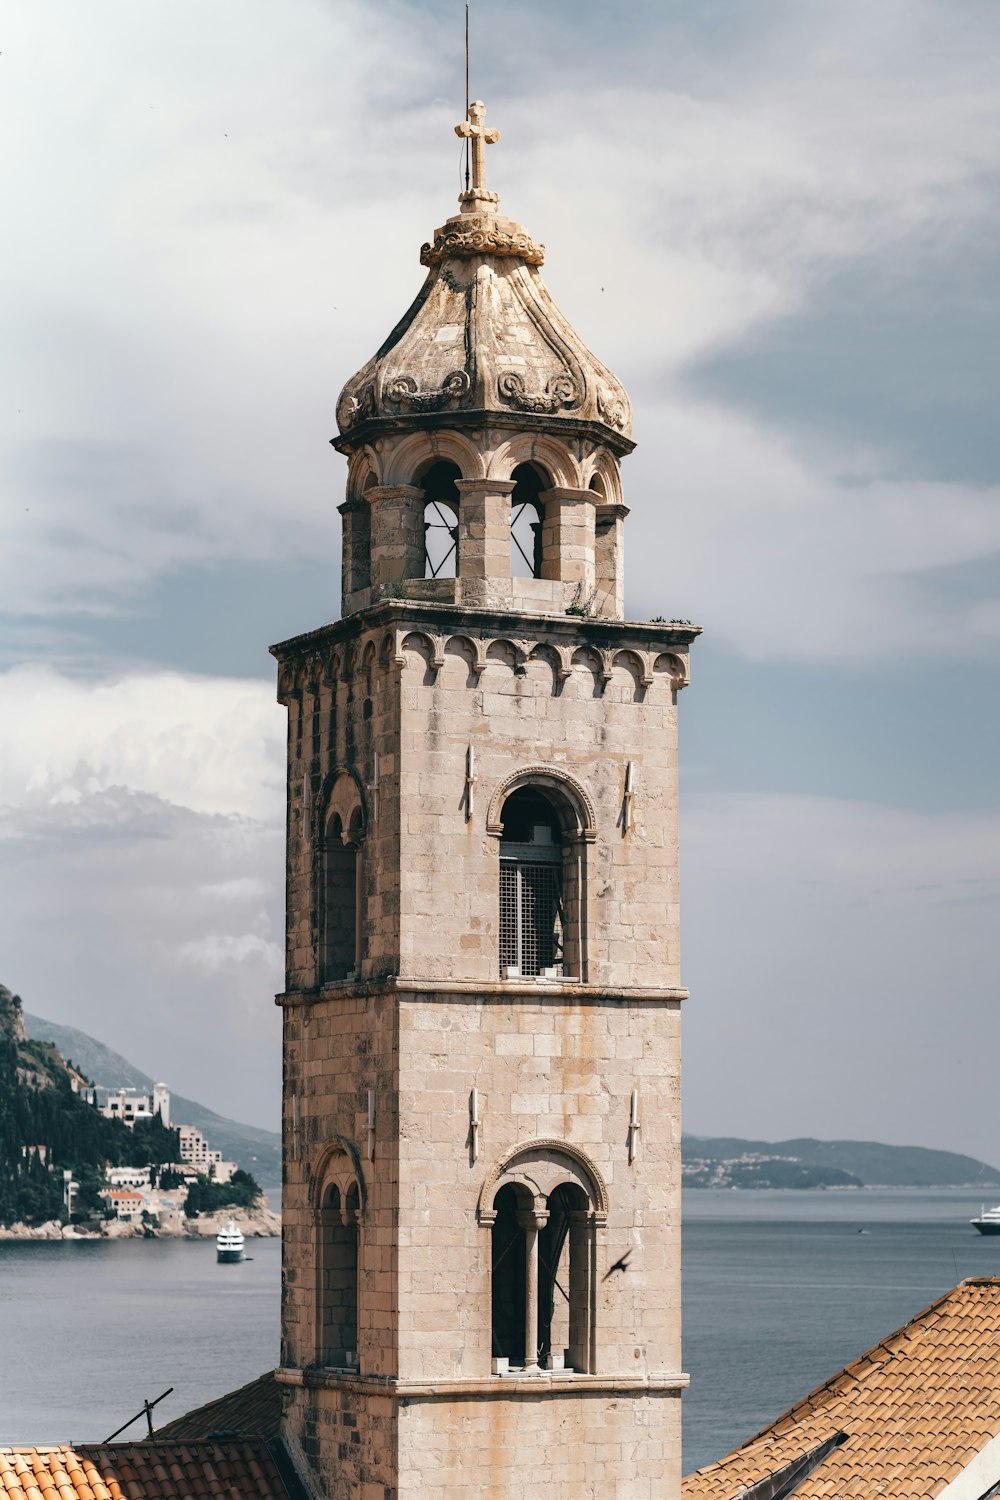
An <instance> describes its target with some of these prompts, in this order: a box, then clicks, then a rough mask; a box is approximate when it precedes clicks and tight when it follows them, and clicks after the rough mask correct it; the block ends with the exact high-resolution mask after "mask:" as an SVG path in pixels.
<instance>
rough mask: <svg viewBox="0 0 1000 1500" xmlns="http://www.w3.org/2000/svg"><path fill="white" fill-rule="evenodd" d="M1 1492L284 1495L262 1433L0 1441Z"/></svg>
mask: <svg viewBox="0 0 1000 1500" xmlns="http://www.w3.org/2000/svg"><path fill="white" fill-rule="evenodd" d="M0 1496H3V1497H5V1500H6V1497H13V1500H127V1497H133V1496H134V1497H135V1500H216V1497H218V1496H226V1497H228V1500H233V1497H236V1500H288V1496H289V1492H288V1490H287V1488H286V1487H285V1484H284V1482H283V1480H282V1477H281V1473H280V1471H279V1469H278V1466H277V1463H276V1462H275V1458H274V1457H273V1456H272V1454H271V1451H270V1449H269V1448H268V1445H267V1443H266V1442H264V1440H263V1439H262V1438H256V1437H249V1438H239V1439H236V1440H233V1441H228V1442H204V1443H172V1442H161V1441H159V1440H158V1439H156V1438H153V1439H150V1440H148V1441H147V1442H145V1443H101V1444H89V1443H86V1444H78V1445H77V1446H76V1447H75V1448H0Z"/></svg>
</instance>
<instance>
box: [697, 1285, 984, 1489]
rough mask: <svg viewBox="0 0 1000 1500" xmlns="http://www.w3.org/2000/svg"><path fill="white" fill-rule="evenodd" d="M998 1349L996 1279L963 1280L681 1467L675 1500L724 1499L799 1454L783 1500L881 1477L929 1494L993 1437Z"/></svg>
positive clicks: (868, 1482) (853, 1486)
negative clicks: (772, 1417) (714, 1455)
mask: <svg viewBox="0 0 1000 1500" xmlns="http://www.w3.org/2000/svg"><path fill="white" fill-rule="evenodd" d="M998 1356H1000V1277H973V1278H970V1279H969V1280H968V1281H963V1282H962V1283H961V1285H959V1286H957V1287H956V1288H955V1289H954V1291H951V1292H948V1293H947V1295H946V1296H944V1297H942V1298H941V1299H940V1301H938V1302H935V1303H934V1304H933V1305H932V1306H931V1307H928V1308H925V1309H924V1311H923V1312H922V1313H918V1315H917V1316H916V1317H915V1318H914V1319H913V1320H912V1321H911V1322H909V1323H907V1324H906V1326H905V1327H904V1328H900V1329H897V1331H896V1332H895V1333H893V1334H890V1335H889V1336H888V1337H887V1338H884V1339H882V1340H880V1342H879V1343H878V1344H876V1346H875V1347H874V1348H873V1349H869V1350H868V1352H867V1353H866V1354H863V1355H862V1356H861V1357H860V1359H856V1360H854V1362H853V1363H852V1364H850V1365H848V1366H847V1367H846V1369H844V1370H841V1371H839V1372H838V1373H837V1374H836V1375H835V1376H833V1378H832V1379H831V1380H828V1381H826V1382H825V1384H823V1385H821V1386H817V1388H816V1389H815V1390H814V1391H810V1392H809V1394H808V1395H807V1396H805V1397H803V1399H802V1400H801V1401H799V1402H798V1403H797V1404H796V1405H795V1406H793V1407H792V1408H791V1409H790V1410H789V1411H787V1412H785V1413H784V1414H783V1415H782V1416H780V1417H778V1418H777V1420H776V1421H774V1422H772V1423H771V1425H770V1426H769V1427H765V1428H764V1430H763V1431H762V1432H759V1433H757V1435H756V1436H755V1437H752V1438H749V1439H748V1440H747V1441H746V1442H745V1443H743V1444H742V1445H741V1446H740V1447H739V1448H735V1449H734V1450H733V1452H732V1453H730V1454H728V1455H727V1456H726V1457H725V1458H723V1459H720V1460H719V1462H718V1463H715V1464H709V1465H708V1466H707V1467H705V1468H703V1469H698V1470H697V1471H696V1472H695V1473H693V1474H689V1475H688V1476H687V1478H686V1479H685V1480H684V1484H683V1500H732V1497H733V1496H735V1495H738V1494H739V1492H740V1491H741V1490H744V1489H746V1488H748V1487H749V1486H751V1485H755V1484H758V1483H760V1482H761V1481H762V1480H766V1479H768V1478H769V1477H770V1476H771V1475H773V1474H776V1473H777V1472H778V1471H779V1470H781V1469H784V1468H787V1467H788V1466H789V1465H793V1464H796V1463H801V1462H803V1461H804V1460H807V1459H808V1457H809V1455H810V1454H812V1455H813V1460H812V1462H813V1466H812V1467H810V1463H808V1462H807V1463H803V1470H804V1472H803V1477H802V1478H801V1479H799V1480H798V1482H797V1483H796V1484H795V1485H794V1489H793V1491H792V1492H793V1493H794V1495H795V1500H851V1497H855V1496H856V1497H858V1500H860V1497H861V1496H862V1495H868V1494H870V1493H871V1490H872V1487H873V1486H875V1485H877V1484H879V1483H881V1482H883V1481H886V1480H890V1481H891V1485H892V1496H893V1500H924V1497H931V1496H933V1495H935V1494H938V1493H939V1492H940V1490H941V1489H942V1488H943V1487H944V1485H945V1484H947V1483H949V1482H950V1481H951V1480H952V1479H954V1478H955V1476H956V1475H958V1474H960V1473H961V1472H962V1470H963V1469H964V1468H965V1466H966V1465H967V1464H968V1463H969V1462H970V1460H971V1459H972V1458H973V1457H974V1456H975V1454H976V1453H978V1452H979V1451H980V1449H981V1448H983V1447H984V1446H985V1444H986V1443H987V1442H989V1441H990V1439H991V1438H993V1437H994V1436H996V1435H997V1434H1000V1357H998ZM838 1434H839V1435H840V1437H839V1441H837V1442H836V1444H835V1445H834V1440H835V1439H837V1438H838ZM827 1443H830V1444H831V1445H832V1446H831V1448H830V1449H829V1451H827V1450H826V1449H825V1447H824V1445H826V1444H827ZM782 1493H784V1490H783V1491H782ZM790 1493H791V1492H790Z"/></svg>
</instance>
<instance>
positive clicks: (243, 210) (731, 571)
mask: <svg viewBox="0 0 1000 1500" xmlns="http://www.w3.org/2000/svg"><path fill="white" fill-rule="evenodd" d="M472 32H473V63H472V92H473V95H474V96H477V95H478V96H480V97H483V98H484V99H485V100H486V101H487V107H488V119H489V121H490V122H491V123H494V124H497V125H499V126H500V128H501V131H502V141H501V143H500V144H499V145H498V146H496V147H494V148H491V155H490V183H491V186H493V187H495V188H496V189H497V190H499V192H500V193H501V199H502V211H503V212H505V213H507V214H509V215H510V216H511V217H513V218H515V219H517V220H519V221H520V222H522V223H523V224H525V225H526V227H527V228H528V229H529V231H530V233H531V234H532V235H533V237H534V238H536V239H539V240H541V241H543V242H544V243H545V245H546V251H547V255H546V265H545V268H544V271H543V276H544V278H545V280H546V283H547V285H548V287H549V289H550V291H551V292H552V293H553V295H554V296H555V298H556V301H557V302H558V304H559V306H560V307H561V308H562V310H563V311H564V312H565V313H566V314H567V316H568V317H569V318H570V319H571V320H572V321H573V323H574V324H575V325H576V327H577V328H578V329H579V331H580V333H581V334H582V336H583V337H584V338H585V340H586V341H587V342H588V343H589V344H590V346H591V347H592V348H593V349H594V350H595V352H596V353H597V354H598V355H599V356H600V357H601V358H602V359H603V360H604V361H605V362H606V363H607V364H609V365H610V366H611V368H612V369H614V370H615V371H616V373H617V374H618V375H619V376H620V377H621V379H622V380H623V381H624V383H625V385H626V387H627V388H628V390H629V392H630V395H631V397H632V401H633V406H634V409H635V436H636V438H637V440H638V447H637V450H636V452H635V454H634V455H633V456H632V457H630V458H629V459H628V460H627V461H626V463H625V465H624V470H623V480H624V486H625V498H626V500H627V502H628V504H629V505H630V507H631V512H632V513H631V516H630V518H629V521H628V526H627V532H626V566H627V579H628V582H627V593H628V613H629V615H630V616H632V617H635V618H639V619H645V618H649V617H651V616H653V615H664V616H666V617H668V618H683V619H692V620H695V621H697V622H698V623H700V624H701V625H703V626H704V628H705V634H704V636H703V637H702V639H701V640H699V642H698V643H697V646H696V648H695V651H694V661H693V682H692V686H691V687H690V689H688V690H686V691H685V692H684V693H683V694H682V695H681V697H680V700H679V703H680V721H681V744H682V872H683V913H684V919H683V920H684V962H683V968H684V975H685V980H686V983H687V984H688V986H689V987H690V990H691V998H690V1000H689V1001H687V1002H686V1003H685V1011H684V1054H685V1060H684V1070H685V1071H684V1103H685V1123H686V1126H687V1128H688V1129H689V1130H691V1131H694V1132H696V1133H700V1134H734V1135H746V1136H755V1137H763V1138H770V1139H777V1138H780V1137H783V1136H785V1137H787V1136H794V1135H817V1136H821V1137H850V1138H874V1139H881V1140H886V1141H890V1142H897V1143H915V1144H922V1145H927V1146H936V1147H943V1148H949V1149H953V1150H960V1151H967V1152H970V1153H971V1154H973V1155H975V1156H979V1157H983V1158H985V1159H987V1160H989V1161H991V1162H994V1163H1000V1117H998V1114H997V1111H996V1107H995V1094H996V1071H997V1058H998V1056H1000V1004H998V998H1000V997H998V993H997V991H998V980H997V972H998V961H997V960H998V944H997V930H998V896H1000V799H998V788H997V766H998V765H1000V729H998V710H997V702H998V688H1000V423H998V421H997V415H996V397H997V379H996V377H997V373H998V372H997V362H998V355H997V350H998V347H1000V340H998V334H1000V298H998V295H997V286H998V276H997V269H998V268H997V265H996V261H997V257H998V250H997V246H998V244H1000V234H998V227H1000V168H998V165H997V164H998V162H1000V88H998V85H997V82H996V69H995V58H996V55H997V48H998V44H1000V7H997V6H996V5H995V4H994V3H991V0H879V3H878V4H877V5H872V4H871V0H858V3H855V0H838V3H837V4H836V5H804V4H802V3H801V0H767V3H761V0H714V3H712V4H708V5H706V4H704V3H703V0H667V3H665V0H658V3H655V4H653V3H646V0H634V3H632V4H630V5H628V6H624V5H617V6H615V5H612V6H608V5H607V4H601V5H598V4H595V3H591V0H545V3H538V0H534V3H526V0H504V3H503V4H501V3H499V0H473V4H472ZM462 67H463V63H462V15H461V6H460V5H459V4H456V3H453V0H435V3H430V0H426V3H422V4H421V3H418V0H388V3H383V4H380V5H379V6H377V7H376V6H372V5H364V4H361V3H356V0H282V3H281V4H280V5H276V4H274V3H273V0H272V3H270V4H266V3H263V0H213V3H212V4H211V5H205V4H203V3H200V0H169V3H167V0H147V3H145V4H143V5H142V6H136V5H135V4H134V3H132V0H90V3H89V4H88V5H87V6H85V7H84V6H80V5H79V4H78V3H76V0H48V3H47V4H46V5H45V6H44V7H43V6H39V5H36V4H34V3H32V0H11V3H9V4H8V6H7V7H6V8H5V12H4V18H3V22H2V27H0V199H2V201H3V203H4V205H5V209H4V218H5V228H4V233H3V237H2V243H0V270H2V275H0V320H2V321H0V328H2V335H3V336H2V339H0V982H2V983H5V984H7V985H9V986H11V987H12V988H13V989H15V990H17V991H19V992H20V993H21V995H22V996H23V998H24V1000H25V1004H26V1007H27V1008H28V1009H29V1010H31V1011H34V1012H36V1013H39V1014H41V1015H44V1016H46V1017H48V1018H49V1019H51V1020H54V1021H59V1022H63V1023H67V1024H71V1025H75V1026H79V1027H81V1028H83V1029H84V1030H86V1031H89V1032H91V1033H92V1034H94V1035H95V1036H98V1037H100V1038H101V1039H102V1040H104V1041H106V1042H108V1043H109V1044H111V1045H113V1046H114V1047H115V1048H116V1049H117V1050H119V1051H121V1052H124V1053H125V1054H126V1055H127V1056H128V1057H130V1058H131V1059H132V1060H133V1061H134V1062H135V1063H136V1064H138V1065H139V1066H140V1067H142V1068H144V1069H146V1070H147V1071H149V1072H151V1073H155V1074H157V1075H158V1076H162V1077H164V1078H165V1079H166V1080H167V1081H168V1082H170V1083H171V1085H172V1086H173V1087H174V1088H175V1089H176V1090H177V1091H179V1092H181V1093H184V1094H186V1095H188V1096H194V1097H196V1098H199V1099H201V1100H203V1101H204V1102H205V1103H207V1104H209V1105H211V1106H212V1107H214V1108H216V1109H219V1110H220V1111H222V1112H223V1113H226V1114H231V1115H234V1116H236V1117H238V1118H242V1119H245V1120H248V1121H251V1122H253V1123H256V1124H260V1125H276V1123H277V1120H278V1107H279V1091H280V1025H279V1012H278V1011H277V1009H276V1007H275V1006H274V1003H273V996H274V993H275V991H277V990H279V989H280V988H281V985H282V972H281V971H282V941H283V940H282V924H283V912H282V903H283V880H284V866H283V817H284V806H283V799H284V724H283V715H282V711H281V710H280V709H279V708H278V707H277V705H276V703H275V701H274V674H273V663H272V661H271V659H270V657H269V656H268V655H267V649H266V648H267V646H268V644H269V643H270V642H272V641H275V640H280V639H282V638H283V637H286V636H289V635H292V634H295V633H297V632H299V631H301V630H305V629H310V628H312V627H314V626H316V625H319V624H321V623H324V622H325V621H327V620H330V619H333V618H335V617H336V614H337V612H338V607H339V546H340V542H339V517H338V515H337V512H336V506H337V504H338V503H339V502H340V501H341V500H342V498H343V486H344V481H345V474H346V468H345V463H344V460H343V459H342V458H340V457H339V456H338V455H336V454H335V453H334V452H333V450H332V449H331V448H330V447H329V444H328V440H329V438H330V437H331V436H332V435H333V433H334V431H335V421H334V409H335V405H336V399H337V395H338V393H339V391H340V388H341V386H342V385H343V383H344V382H345V381H346V380H347V378H348V377H349V376H350V375H351V374H352V373H353V372H354V371H355V370H356V369H357V368H358V367H359V366H360V365H361V364H362V363H364V361H365V360H366V359H367V358H368V356H369V355H370V354H371V353H372V352H373V351H374V349H375V348H376V347H377V346H378V344H379V343H381V341H382V339H383V338H384V337H385V334H386V333H387V331H388V330H389V329H390V328H391V327H392V326H393V324H394V323H395V322H396V320H397V319H398V317H399V316H400V315H401V314H402V312H403V311H404V310H405V308H406V307H407V305H408V304H409V302H410V300H411V299H412V297H413V295H414V294H415V292H416V290H417V289H418V287H419V285H420V282H421V279H422V275H423V272H422V270H421V267H420V265H419V262H418V252H419V247H420V245H421V243H422V242H423V241H424V240H425V239H427V238H429V236H430V234H431V231H432V230H433V229H434V227H435V226H436V225H438V224H440V223H442V222H443V220H444V219H445V218H446V217H447V216H448V215H449V214H451V213H452V212H454V211H455V198H456V194H457V191H458V187H459V155H460V145H459V142H458V141H457V140H456V138H455V136H454V133H453V127H454V125H455V123H456V122H457V121H458V120H459V119H460V118H461V116H462V113H463V108H464V82H463V77H462Z"/></svg>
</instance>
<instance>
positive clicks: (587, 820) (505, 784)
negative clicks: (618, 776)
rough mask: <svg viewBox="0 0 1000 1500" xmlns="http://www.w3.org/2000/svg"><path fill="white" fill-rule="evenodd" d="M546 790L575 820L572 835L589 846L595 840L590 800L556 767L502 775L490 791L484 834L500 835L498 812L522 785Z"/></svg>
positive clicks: (580, 786) (525, 768) (579, 784)
mask: <svg viewBox="0 0 1000 1500" xmlns="http://www.w3.org/2000/svg"><path fill="white" fill-rule="evenodd" d="M529 784H530V785H531V786H540V787H549V788H551V789H552V790H553V791H555V792H557V793H558V795H559V798H560V800H561V801H563V802H564V803H567V804H568V805H569V806H570V807H571V808H572V809H573V812H574V815H575V818H576V824H577V827H576V832H577V835H578V836H579V837H580V838H583V839H584V840H586V842H587V843H592V842H593V841H594V840H595V839H596V838H597V811H596V809H595V807H594V802H593V799H592V797H591V795H590V793H589V792H588V791H587V789H586V787H585V786H584V785H583V783H582V782H579V781H577V779H576V777H575V776H571V775H570V774H569V772H568V771H564V770H563V769H562V768H561V767H560V766H522V767H521V768H520V770H518V771H513V772H511V774H510V775H509V776H505V777H504V779H503V781H501V782H500V784H499V785H498V786H497V787H495V788H494V791H493V795H492V796H491V798H490V801H489V807H488V808H487V811H486V832H487V833H489V834H493V836H494V837H496V838H499V837H500V836H501V834H502V833H503V823H502V822H501V819H500V813H501V810H502V808H503V805H504V803H505V802H506V800H507V798H508V797H509V796H510V794H511V793H512V792H516V791H517V790H518V788H519V787H522V786H528V785H529Z"/></svg>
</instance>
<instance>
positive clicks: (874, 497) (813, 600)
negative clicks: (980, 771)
mask: <svg viewBox="0 0 1000 1500" xmlns="http://www.w3.org/2000/svg"><path fill="white" fill-rule="evenodd" d="M654 431H655V440H654V441H653V442H651V443H649V444H647V445H646V447H645V448H644V449H641V450H640V451H639V452H637V453H636V455H635V457H634V458H632V459H630V460H629V462H628V469H627V476H628V479H629V480H630V481H631V489H630V491H629V496H630V499H631V503H632V504H633V506H634V511H633V515H632V518H631V520H630V523H629V526H630V530H629V534H628V540H627V544H626V545H627V548H628V551H627V574H626V576H627V579H628V592H629V599H630V610H631V611H632V612H634V613H635V614H636V615H637V616H638V617H640V618H644V617H646V618H648V617H650V616H652V615H654V614H664V615H666V616H667V617H668V618H674V617H681V618H691V617H694V618H696V619H697V620H698V622H699V623H702V624H704V625H705V626H706V627H707V628H708V629H709V631H710V633H711V637H712V639H713V640H714V641H717V642H721V643H723V644H724V645H725V646H727V647H728V648H729V649H731V650H735V651H737V652H740V653H742V654H745V655H748V656H751V657H757V658H771V659H774V658H786V659H796V658H797V659H801V660H809V659H812V660H818V661H822V660H824V659H826V660H835V661H838V662H840V663H842V664H845V665H850V664H855V665H858V666H864V665H869V664H872V663H875V662H880V661H881V662H885V661H887V660H894V659H899V658H901V657H905V656H906V655H907V654H908V653H912V652H914V651H917V652H919V653H920V654H921V656H923V657H932V658H938V659H944V658H946V657H953V656H954V655H955V654H956V652H966V653H969V654H978V653H979V652H981V651H983V650H986V649H993V650H995V648H996V646H997V644H998V643H1000V612H998V609H997V607H996V606H995V605H993V604H987V605H984V604H983V603H982V601H981V600H977V599H975V598H968V599H964V598H962V597H960V596H956V597H950V598H949V600H948V606H947V619H948V628H947V630H943V629H941V628H939V627H937V626H935V625H934V624H933V623H932V618H933V615H934V614H938V613H940V608H939V609H937V610H936V609H935V607H934V596H933V590H929V588H928V584H927V583H926V582H925V581H924V579H925V577H926V575H929V574H932V573H933V572H934V570H936V569H938V568H941V567H945V566H949V565H960V564H963V563H972V562H975V561H977V560H978V559H980V558H983V557H989V556H991V555H994V554H996V553H998V552H1000V485H997V486H994V487H988V486H975V485H971V484H969V485H963V484H958V483H951V484H945V483H934V482H929V481H928V482H921V481H920V480H918V479H914V478H904V477H897V476H895V475H893V474H892V473H891V472H886V470H885V467H884V461H883V456H882V455H879V454H875V453H872V452H871V451H864V450H861V449H855V450H854V451H853V452H847V451H844V450H841V452H840V454H839V455H838V456H839V460H840V462H839V465H838V469H839V472H823V471H822V470H821V469H819V468H818V467H817V466H816V464H815V463H813V464H812V465H810V464H809V463H808V462H807V460H806V458H805V457H804V456H803V455H802V453H801V452H799V451H797V450H796V449H795V448H793V447H792V445H791V444H790V443H789V442H788V441H787V440H786V439H783V437H782V435H781V434H780V433H777V432H775V431H774V430H773V429H770V430H769V429H766V428H764V427H763V426H761V425H760V424H757V423H754V422H752V421H750V420H748V419H746V418H743V417H740V416H739V415H738V414H736V413H733V412H727V411H725V410H722V409H721V408H716V407H711V406H708V405H698V404H696V403H693V402H691V401H690V400H687V399H685V398H683V397H681V396H676V398H675V399H673V400H670V399H669V398H668V399H666V400H664V401H663V402H662V404H661V405H660V407H659V410H658V420H656V421H655V422H654ZM664 452H665V453H668V454H669V463H668V465H667V468H666V470H664V469H663V467H662V459H661V458H660V456H659V455H660V454H662V453H664ZM929 601H930V602H929Z"/></svg>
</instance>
